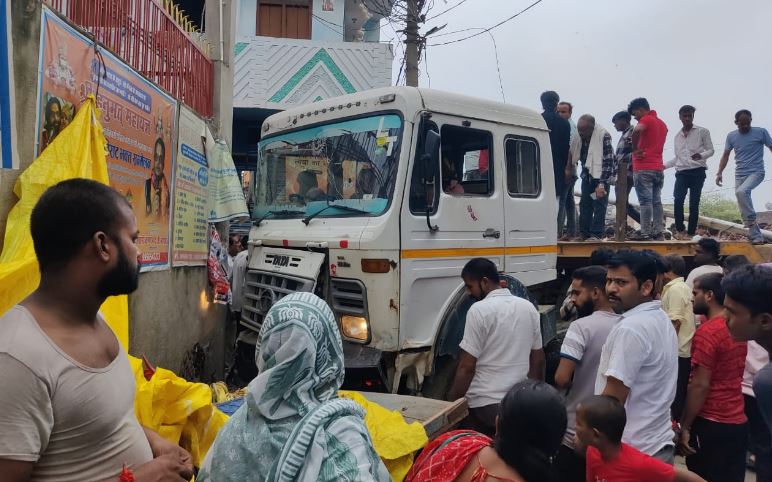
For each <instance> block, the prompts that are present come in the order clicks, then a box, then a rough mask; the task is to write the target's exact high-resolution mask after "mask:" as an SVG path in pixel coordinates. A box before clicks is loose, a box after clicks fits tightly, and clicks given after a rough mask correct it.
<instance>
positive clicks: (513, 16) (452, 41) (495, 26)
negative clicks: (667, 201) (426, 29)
mask: <svg viewBox="0 0 772 482" xmlns="http://www.w3.org/2000/svg"><path fill="white" fill-rule="evenodd" d="M542 1H544V0H536V1H535V2H533V3H532V4H530V5H528V6H527V7H525V8H524V9H522V10H520V11H519V12H517V13H516V14H514V15H512V16H510V17H507V18H505V19H504V20H502V21H501V22H499V23H497V24H495V25H492V26H490V27H488V28H485V29H483V30H482V31H480V32H477V33H474V34H472V35H467V36H466V37H462V38H459V39H454V40H449V41H447V42H441V43H436V44H429V46H430V47H440V46H442V45H450V44H454V43H458V42H463V41H464V40H469V39H471V38H474V37H479V36H480V35H482V34H484V33H486V32H490V31H491V30H493V29H495V28H498V27H501V26H502V25H504V24H505V23H507V22H511V21H512V20H514V19H516V18H517V17H519V16H520V15H522V14H524V13H525V12H527V11H528V10H530V9H532V8H533V7H535V6H536V5H538V4H540V3H541V2H542Z"/></svg>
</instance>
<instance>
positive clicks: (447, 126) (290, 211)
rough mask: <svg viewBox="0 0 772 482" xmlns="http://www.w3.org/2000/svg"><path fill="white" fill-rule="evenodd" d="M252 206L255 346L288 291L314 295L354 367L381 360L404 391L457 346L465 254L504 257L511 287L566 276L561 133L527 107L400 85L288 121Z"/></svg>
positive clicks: (250, 312)
mask: <svg viewBox="0 0 772 482" xmlns="http://www.w3.org/2000/svg"><path fill="white" fill-rule="evenodd" d="M254 199H255V207H254V212H253V226H252V228H251V231H250V234H249V240H250V241H249V244H250V246H249V250H250V252H249V268H248V271H247V280H246V283H245V285H246V288H245V302H244V307H243V310H242V319H241V324H242V325H243V326H244V327H246V328H247V329H248V331H246V332H245V334H244V335H242V337H241V339H242V340H248V341H250V342H252V343H254V340H255V339H256V335H255V334H256V333H257V332H258V331H259V329H260V326H261V323H262V320H263V317H264V316H265V314H266V313H267V311H268V309H269V308H270V307H271V305H272V304H273V303H275V302H276V301H277V300H279V299H281V297H283V296H285V295H286V294H288V293H291V292H295V291H311V292H314V293H316V294H318V295H319V296H320V297H322V298H323V299H325V300H327V301H328V303H329V304H330V306H331V307H332V309H333V311H334V312H335V315H336V316H337V318H338V321H339V324H340V331H341V334H342V336H343V339H344V345H345V346H346V350H345V351H346V363H347V373H348V372H351V373H353V372H355V371H356V370H357V369H373V370H375V371H376V372H377V373H378V374H379V375H380V377H381V378H382V379H383V383H384V384H385V385H386V388H387V389H389V390H391V391H394V392H396V390H397V389H398V387H399V386H400V382H401V381H403V378H404V381H405V382H408V383H409V385H410V387H411V388H413V389H416V388H420V387H421V385H422V383H423V381H424V377H425V376H428V375H430V374H432V371H433V370H435V368H437V369H439V368H440V367H439V366H437V367H435V365H438V363H439V361H438V360H441V359H442V357H443V356H446V355H452V354H454V353H455V352H456V351H457V349H458V342H459V341H460V339H461V334H462V333H463V326H464V321H465V313H466V310H467V309H468V308H469V306H470V304H471V301H470V300H469V299H468V296H466V295H465V293H464V289H463V283H462V281H461V278H460V273H461V268H462V267H463V266H464V264H465V263H466V262H467V261H469V260H470V259H472V258H475V257H480V256H482V257H486V258H489V259H491V260H493V261H494V262H495V263H496V264H497V265H498V267H499V269H500V271H501V272H503V273H504V274H505V275H507V276H506V278H507V279H508V280H509V283H510V286H515V285H518V284H519V283H518V282H517V281H516V280H519V282H520V283H522V284H523V285H525V286H532V285H536V284H540V283H544V282H548V281H550V280H553V279H555V277H556V270H555V266H556V259H557V240H556V229H555V218H556V209H557V203H556V196H555V189H554V181H553V167H552V156H551V152H550V142H549V135H548V131H547V128H546V125H545V122H544V120H543V119H542V117H541V115H539V114H538V113H537V112H534V111H531V110H528V109H525V108H520V107H515V106H511V105H507V104H502V103H498V102H491V101H487V100H481V99H475V98H471V97H466V96H461V95H456V94H451V93H444V92H439V91H435V90H427V89H418V88H410V87H390V88H384V89H377V90H371V91H366V92H360V93H356V94H352V95H347V96H343V97H338V98H334V99H329V100H322V101H319V102H316V103H314V104H311V105H306V106H303V107H298V108H293V109H290V110H286V111H283V112H280V113H277V114H274V115H273V116H271V117H269V118H268V119H267V120H266V121H265V122H264V124H263V126H262V139H261V140H260V142H259V145H258V162H257V172H256V176H255V198H254ZM543 330H544V327H543ZM548 338H549V335H548V336H545V343H546V342H547V341H548ZM371 378H372V377H371ZM368 383H370V382H368ZM364 388H369V389H372V388H373V387H372V385H368V386H366V387H364ZM440 390H441V389H440ZM438 393H441V391H440V392H438Z"/></svg>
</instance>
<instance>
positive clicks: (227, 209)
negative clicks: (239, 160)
mask: <svg viewBox="0 0 772 482" xmlns="http://www.w3.org/2000/svg"><path fill="white" fill-rule="evenodd" d="M206 152H207V159H208V160H209V222H210V223H219V222H222V221H229V220H231V219H239V218H248V217H249V209H248V208H247V201H246V198H245V196H244V188H243V186H242V185H241V180H240V179H239V174H238V171H236V166H235V164H233V157H231V153H230V151H229V150H228V146H227V145H226V144H225V143H224V142H223V141H215V140H214V137H213V136H212V133H211V132H210V131H209V129H208V128H207V130H206Z"/></svg>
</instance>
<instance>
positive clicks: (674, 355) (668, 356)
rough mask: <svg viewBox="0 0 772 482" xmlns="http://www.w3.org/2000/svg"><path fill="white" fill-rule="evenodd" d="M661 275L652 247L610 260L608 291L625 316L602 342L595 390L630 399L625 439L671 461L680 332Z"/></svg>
mask: <svg viewBox="0 0 772 482" xmlns="http://www.w3.org/2000/svg"><path fill="white" fill-rule="evenodd" d="M658 277H659V268H658V261H657V259H656V258H655V257H654V256H652V255H651V254H649V253H645V252H642V251H633V250H623V251H619V252H617V254H616V255H615V256H614V257H613V258H611V260H609V264H608V275H607V277H606V293H607V294H608V298H609V301H610V302H611V305H612V306H613V307H614V311H616V312H617V313H622V319H621V320H619V322H618V323H617V324H616V325H615V326H614V328H613V329H612V330H611V333H609V335H608V338H607V339H606V343H605V345H603V351H602V353H601V356H600V364H599V365H598V376H597V378H596V381H595V393H596V394H598V395H611V396H612V397H614V398H616V399H617V400H619V401H620V402H622V403H623V404H625V407H626V408H627V417H628V419H627V425H626V426H625V432H624V436H623V437H622V440H623V441H624V443H626V444H628V445H631V446H632V447H633V448H636V449H638V450H639V451H641V452H643V453H645V454H647V455H651V456H653V457H655V458H658V459H660V460H663V461H664V462H668V463H672V462H673V455H674V453H673V448H674V446H673V429H672V424H671V419H670V405H671V404H672V403H673V399H674V398H675V391H676V379H677V377H678V361H677V359H678V337H677V336H676V333H675V330H674V329H673V325H672V323H671V322H670V319H669V318H668V317H667V314H665V312H664V311H662V307H661V303H660V302H659V301H655V299H654V297H655V296H656V294H657V287H656V285H657V278H658Z"/></svg>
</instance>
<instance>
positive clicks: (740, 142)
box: [716, 109, 772, 244]
mask: <svg viewBox="0 0 772 482" xmlns="http://www.w3.org/2000/svg"><path fill="white" fill-rule="evenodd" d="M751 120H752V116H751V111H749V110H746V109H743V110H740V111H737V114H735V116H734V123H735V124H737V130H736V131H733V132H730V133H729V134H728V135H727V136H726V144H725V145H724V155H723V156H721V161H720V162H719V165H718V173H716V184H717V185H719V186H721V185H723V183H724V176H723V174H724V169H726V165H727V163H728V162H729V153H730V152H732V150H734V159H735V162H736V163H737V166H736V167H735V171H734V179H735V182H734V193H735V195H736V196H737V205H738V206H739V207H740V213H741V214H742V217H743V223H745V226H746V227H747V228H748V229H749V230H750V235H749V238H750V240H751V242H752V243H753V244H764V242H765V241H764V235H762V234H761V229H760V228H759V225H758V223H756V211H755V210H754V209H753V199H751V192H753V190H754V189H756V188H757V187H758V186H759V184H761V183H762V182H763V181H764V146H767V147H768V148H769V150H770V151H772V137H770V135H769V132H767V130H766V129H764V128H763V127H751Z"/></svg>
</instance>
